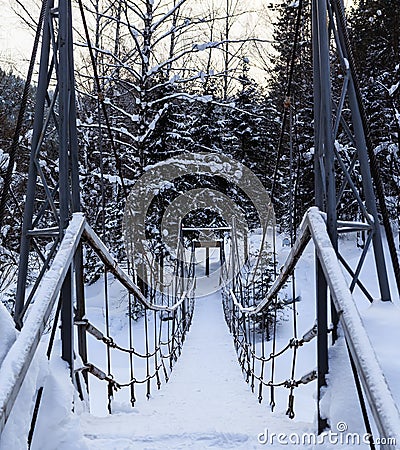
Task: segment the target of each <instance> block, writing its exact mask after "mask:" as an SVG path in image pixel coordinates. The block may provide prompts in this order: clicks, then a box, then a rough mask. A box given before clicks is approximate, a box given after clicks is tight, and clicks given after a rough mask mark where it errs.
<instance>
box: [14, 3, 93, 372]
mask: <svg viewBox="0 0 400 450" xmlns="http://www.w3.org/2000/svg"><path fill="white" fill-rule="evenodd" d="M40 19H41V20H40V21H39V23H42V27H41V30H38V32H40V33H41V45H40V47H41V48H40V60H39V77H38V85H37V90H36V103H35V111H34V122H33V135H32V142H31V150H30V162H29V173H28V184H27V193H26V199H25V208H24V216H23V225H22V234H21V242H20V260H19V267H18V280H17V291H16V301H15V310H14V321H15V323H16V326H17V328H19V329H20V328H22V326H23V318H24V314H25V312H26V310H27V309H28V307H29V304H30V302H31V299H32V297H33V295H34V293H35V292H36V289H37V288H38V286H39V283H40V281H41V280H42V278H43V276H44V274H45V272H46V271H47V269H48V268H49V266H50V263H51V261H52V259H53V257H54V256H55V253H56V252H57V249H58V246H59V244H60V242H61V240H62V239H63V236H64V233H65V230H66V228H67V226H68V224H69V221H70V218H71V215H72V213H74V212H79V211H80V209H81V207H80V188H79V170H78V139H77V127H76V103H75V102H76V96H75V77H74V58H73V35H72V6H71V0H45V1H44V2H43V6H42V10H41V16H40ZM54 132H55V135H56V136H57V137H56V143H55V152H54V154H55V156H54V159H58V163H57V164H58V167H59V173H58V175H59V176H58V180H52V179H51V178H49V177H48V176H46V170H45V168H43V166H42V164H41V154H42V150H43V149H44V146H45V144H46V142H48V139H49V136H50V135H51V134H53V135H54ZM37 242H40V244H41V245H40V246H39V245H38V244H37ZM46 243H47V244H46ZM44 245H46V250H47V251H45V252H44V251H43V250H42V249H43V247H44ZM32 255H33V256H34V258H35V262H36V264H37V265H38V266H39V269H38V272H39V273H38V277H37V278H36V280H35V282H34V284H33V287H32V289H31V290H30V292H29V294H28V293H27V292H26V286H27V277H28V272H29V270H30V265H31V264H32V259H33V258H32ZM82 266H83V264H82V250H81V249H78V252H77V256H76V257H75V261H74V263H73V265H72V266H71V267H70V269H69V272H68V275H67V277H66V279H65V282H64V284H63V287H62V291H61V295H60V302H59V307H58V310H57V315H58V314H61V339H62V358H63V359H64V360H66V361H67V362H68V363H69V365H70V368H71V373H72V370H73V360H74V354H73V348H74V345H73V334H74V333H73V328H74V327H73V323H74V305H73V297H74V296H73V293H72V290H73V289H76V295H77V300H78V311H77V313H78V314H79V313H80V314H79V315H80V316H83V314H84V312H82V311H79V307H80V304H83V302H79V299H82V298H83V277H82ZM83 351H84V350H83ZM83 354H85V353H83Z"/></svg>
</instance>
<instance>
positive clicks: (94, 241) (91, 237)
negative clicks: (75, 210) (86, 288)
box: [84, 224, 194, 312]
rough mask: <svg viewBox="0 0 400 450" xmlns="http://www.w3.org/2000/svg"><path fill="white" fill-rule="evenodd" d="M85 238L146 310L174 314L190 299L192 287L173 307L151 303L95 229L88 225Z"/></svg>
mask: <svg viewBox="0 0 400 450" xmlns="http://www.w3.org/2000/svg"><path fill="white" fill-rule="evenodd" d="M84 237H85V238H86V239H87V240H88V242H89V243H90V246H91V247H92V248H93V250H94V251H95V252H96V253H97V255H98V256H99V258H100V259H101V260H102V262H103V263H104V264H105V265H106V267H107V268H108V270H109V271H110V272H111V273H112V274H113V275H114V276H115V278H116V279H117V280H118V281H119V282H120V283H121V284H122V285H123V286H124V287H125V288H126V289H128V291H129V292H131V293H132V294H133V295H135V296H136V298H137V300H139V302H140V303H141V304H142V305H143V306H144V307H146V308H148V309H151V310H153V311H168V312H173V311H175V310H176V309H178V308H179V306H180V305H181V304H182V302H183V301H184V300H185V298H186V297H188V296H189V295H190V294H191V292H192V290H193V287H194V284H193V283H192V286H191V287H190V288H189V289H188V290H186V291H184V292H183V294H182V295H181V298H180V299H179V300H178V301H177V302H176V303H174V304H173V305H172V306H165V305H157V304H154V303H150V302H149V301H148V300H147V299H146V297H145V296H144V295H143V294H142V292H141V291H140V289H139V287H138V286H137V285H136V284H135V283H134V282H133V281H132V280H131V278H130V276H129V275H128V274H127V273H126V272H125V271H124V270H123V269H122V268H121V267H120V266H119V265H118V262H117V261H116V260H115V259H114V258H113V256H112V255H111V253H110V252H109V251H108V249H107V247H106V246H105V245H104V243H103V242H102V241H101V239H100V238H99V237H98V236H97V234H96V233H95V232H94V231H93V229H92V228H91V227H90V226H89V225H88V224H86V226H85V230H84Z"/></svg>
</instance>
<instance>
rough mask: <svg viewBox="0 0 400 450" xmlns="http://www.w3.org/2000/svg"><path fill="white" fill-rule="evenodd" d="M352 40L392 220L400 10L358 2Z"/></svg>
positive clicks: (383, 2) (382, 2) (397, 173)
mask: <svg viewBox="0 0 400 450" xmlns="http://www.w3.org/2000/svg"><path fill="white" fill-rule="evenodd" d="M349 21H350V24H351V30H350V31H351V40H352V46H353V53H354V57H355V61H356V65H357V69H358V77H359V80H360V85H361V88H362V93H363V99H364V104H365V107H366V112H367V115H368V119H369V126H370V137H371V140H372V143H373V145H374V150H375V154H376V155H377V159H378V161H379V164H380V167H381V173H382V177H383V182H384V184H385V190H386V196H387V199H388V204H389V207H390V212H391V214H392V216H393V217H398V216H399V212H400V209H399V208H400V206H399V196H400V187H399V186H400V185H399V181H400V165H399V148H400V115H399V112H400V88H399V86H400V4H399V2H398V1H397V0H378V1H377V0H374V1H372V0H359V1H358V2H357V3H356V4H355V5H354V6H353V8H352V9H351V11H350V18H349Z"/></svg>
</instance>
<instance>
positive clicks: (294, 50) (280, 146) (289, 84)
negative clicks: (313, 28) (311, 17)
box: [271, 0, 303, 200]
mask: <svg viewBox="0 0 400 450" xmlns="http://www.w3.org/2000/svg"><path fill="white" fill-rule="evenodd" d="M297 8H298V9H297V17H296V25H295V32H294V40H293V48H292V55H291V59H290V68H289V77H288V82H287V86H286V92H285V101H284V110H283V116H282V121H281V131H280V135H279V141H278V151H277V157H276V162H275V168H274V173H273V176H272V187H271V199H272V200H273V199H274V198H275V190H276V184H277V180H278V171H279V165H280V160H281V156H282V152H283V138H284V135H285V130H286V123H287V120H288V112H289V111H288V110H289V108H288V106H289V107H290V98H291V96H292V86H293V77H294V63H295V61H296V54H297V44H298V41H299V36H300V24H301V18H302V12H303V0H299V4H298V7H297Z"/></svg>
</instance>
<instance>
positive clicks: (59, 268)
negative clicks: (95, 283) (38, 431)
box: [0, 213, 86, 434]
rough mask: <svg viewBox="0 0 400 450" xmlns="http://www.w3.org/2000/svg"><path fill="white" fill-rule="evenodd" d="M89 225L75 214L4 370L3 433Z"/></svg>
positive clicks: (0, 392) (0, 375) (0, 378)
mask: <svg viewBox="0 0 400 450" xmlns="http://www.w3.org/2000/svg"><path fill="white" fill-rule="evenodd" d="M85 223H86V221H85V217H84V216H83V214H80V213H77V214H74V217H73V218H72V220H71V223H70V225H69V226H68V228H67V230H66V232H65V235H64V238H63V240H62V242H61V244H60V248H59V250H58V252H57V254H56V256H55V258H54V260H53V263H52V264H51V266H50V268H49V270H48V272H47V273H46V275H45V277H44V278H43V279H42V281H41V283H40V285H39V287H38V289H37V291H36V293H35V295H34V297H33V299H32V301H33V303H32V305H31V307H30V310H29V314H28V317H27V319H26V321H25V324H24V326H23V328H22V330H21V332H20V333H19V335H18V337H17V339H16V340H15V342H14V344H13V345H12V346H11V348H10V350H9V352H8V353H7V355H6V357H5V358H4V361H3V363H2V365H1V367H0V386H1V389H0V434H1V432H2V431H3V429H4V426H5V424H6V421H7V419H8V417H9V415H10V413H11V410H12V408H13V405H14V403H15V400H16V398H17V395H18V393H19V391H20V388H21V386H22V383H23V381H24V379H25V375H26V373H27V371H28V369H29V366H30V364H31V362H32V360H33V357H34V354H35V351H36V349H37V347H38V345H39V341H40V338H41V336H42V334H43V332H44V330H45V327H46V323H47V321H48V320H49V317H50V314H51V311H52V310H53V308H54V304H55V302H56V300H57V298H58V295H59V293H60V290H61V287H62V284H63V282H64V279H65V277H66V275H67V272H68V270H69V268H70V266H71V263H72V259H73V257H74V254H75V252H76V249H77V247H78V245H79V242H80V239H81V237H82V234H83V231H84V228H85Z"/></svg>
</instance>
